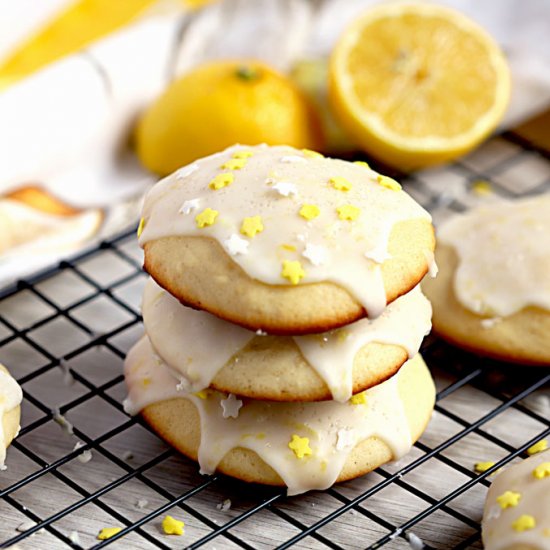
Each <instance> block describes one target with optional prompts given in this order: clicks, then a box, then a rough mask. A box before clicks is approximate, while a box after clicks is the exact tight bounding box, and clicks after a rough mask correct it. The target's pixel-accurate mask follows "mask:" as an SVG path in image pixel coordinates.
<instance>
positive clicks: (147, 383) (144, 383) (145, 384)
mask: <svg viewBox="0 0 550 550" xmlns="http://www.w3.org/2000/svg"><path fill="white" fill-rule="evenodd" d="M141 383H142V384H143V387H144V388H146V387H147V386H149V384H151V379H150V378H144V379H143V380H142V381H141Z"/></svg>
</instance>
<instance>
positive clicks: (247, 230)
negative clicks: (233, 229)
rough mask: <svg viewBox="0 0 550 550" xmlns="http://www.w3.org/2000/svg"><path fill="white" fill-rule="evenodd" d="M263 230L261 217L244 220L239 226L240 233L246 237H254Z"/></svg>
mask: <svg viewBox="0 0 550 550" xmlns="http://www.w3.org/2000/svg"><path fill="white" fill-rule="evenodd" d="M263 230H264V224H263V223H262V217H261V216H251V217H250V218H245V219H244V220H243V223H242V225H241V233H242V234H243V235H246V236H247V237H254V236H255V235H256V234H257V233H261V232H262V231H263Z"/></svg>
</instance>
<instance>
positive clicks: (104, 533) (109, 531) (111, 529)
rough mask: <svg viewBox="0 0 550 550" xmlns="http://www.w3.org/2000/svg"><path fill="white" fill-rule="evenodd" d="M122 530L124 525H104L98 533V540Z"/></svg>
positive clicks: (105, 538) (112, 535)
mask: <svg viewBox="0 0 550 550" xmlns="http://www.w3.org/2000/svg"><path fill="white" fill-rule="evenodd" d="M121 531H122V527H104V528H103V529H102V530H101V531H100V532H99V533H98V535H97V540H107V539H110V538H111V537H114V536H115V535H116V534H117V533H120V532H121Z"/></svg>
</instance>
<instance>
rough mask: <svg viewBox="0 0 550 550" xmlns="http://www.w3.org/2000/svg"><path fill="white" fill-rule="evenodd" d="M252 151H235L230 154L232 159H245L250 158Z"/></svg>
mask: <svg viewBox="0 0 550 550" xmlns="http://www.w3.org/2000/svg"><path fill="white" fill-rule="evenodd" d="M253 154H254V153H253V152H252V151H235V152H234V153H233V154H232V155H231V156H232V157H233V158H234V159H247V158H250V157H251V156H252V155H253Z"/></svg>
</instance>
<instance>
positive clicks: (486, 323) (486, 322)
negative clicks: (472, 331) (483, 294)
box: [480, 317, 502, 328]
mask: <svg viewBox="0 0 550 550" xmlns="http://www.w3.org/2000/svg"><path fill="white" fill-rule="evenodd" d="M501 321H502V318H501V317H492V318H490V319H481V321H480V323H481V326H482V327H483V328H493V327H494V326H495V325H496V324H497V323H500V322H501Z"/></svg>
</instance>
